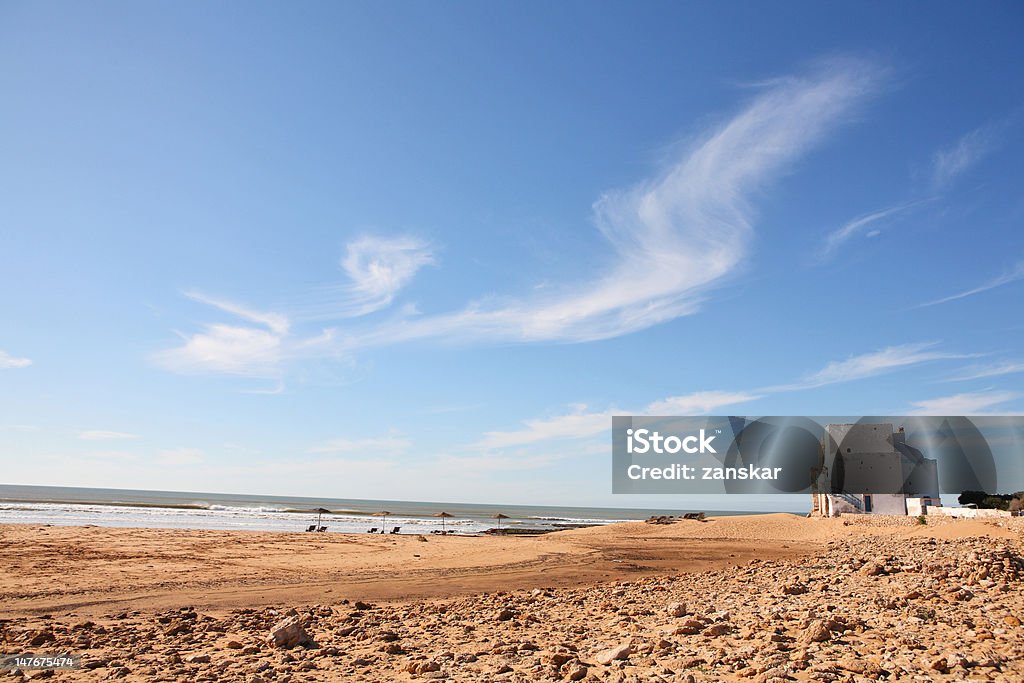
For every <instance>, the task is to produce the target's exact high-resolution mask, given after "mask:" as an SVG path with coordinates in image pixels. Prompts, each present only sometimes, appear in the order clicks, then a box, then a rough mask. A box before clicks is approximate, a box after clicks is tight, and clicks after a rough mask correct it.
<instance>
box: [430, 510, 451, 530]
mask: <svg viewBox="0 0 1024 683" xmlns="http://www.w3.org/2000/svg"><path fill="white" fill-rule="evenodd" d="M434 516H435V517H440V518H441V531H444V520H446V519H448V518H449V517H451V516H452V515H449V514H448V513H447V512H438V513H437V514H436V515H434Z"/></svg>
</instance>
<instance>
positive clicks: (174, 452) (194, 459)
mask: <svg viewBox="0 0 1024 683" xmlns="http://www.w3.org/2000/svg"><path fill="white" fill-rule="evenodd" d="M205 459H206V458H205V454H204V453H203V451H202V450H200V449H198V448H171V449H168V450H164V451H160V453H158V454H157V456H156V461H157V462H158V463H159V464H161V465H198V464H199V463H201V462H203V461H205Z"/></svg>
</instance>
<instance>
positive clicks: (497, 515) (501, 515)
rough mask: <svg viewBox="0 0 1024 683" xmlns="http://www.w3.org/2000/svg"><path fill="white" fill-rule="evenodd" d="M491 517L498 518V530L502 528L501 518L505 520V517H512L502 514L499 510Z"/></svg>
mask: <svg viewBox="0 0 1024 683" xmlns="http://www.w3.org/2000/svg"><path fill="white" fill-rule="evenodd" d="M491 519H496V520H498V530H499V531H500V530H501V520H503V519H511V517H509V516H508V515H503V514H501V513H500V512H499V513H498V514H496V515H491Z"/></svg>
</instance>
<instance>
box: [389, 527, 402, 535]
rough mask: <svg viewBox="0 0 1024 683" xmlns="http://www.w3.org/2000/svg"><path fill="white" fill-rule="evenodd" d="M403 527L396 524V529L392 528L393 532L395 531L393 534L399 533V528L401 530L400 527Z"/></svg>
mask: <svg viewBox="0 0 1024 683" xmlns="http://www.w3.org/2000/svg"><path fill="white" fill-rule="evenodd" d="M401 528H402V527H400V526H396V527H395V528H394V529H392V530H391V533H393V534H397V533H398V530H399V529H401Z"/></svg>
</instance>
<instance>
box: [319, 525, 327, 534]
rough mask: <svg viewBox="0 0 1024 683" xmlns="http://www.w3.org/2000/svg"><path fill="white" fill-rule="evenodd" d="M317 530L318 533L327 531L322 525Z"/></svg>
mask: <svg viewBox="0 0 1024 683" xmlns="http://www.w3.org/2000/svg"><path fill="white" fill-rule="evenodd" d="M317 531H319V532H320V533H324V532H325V531H327V527H325V526H322V527H320V528H319V529H317Z"/></svg>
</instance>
